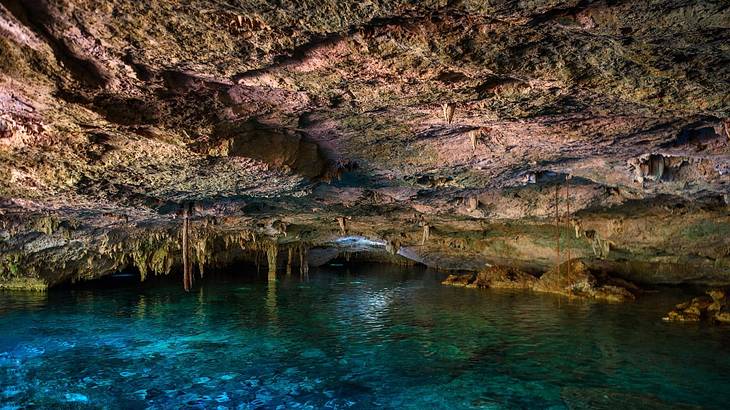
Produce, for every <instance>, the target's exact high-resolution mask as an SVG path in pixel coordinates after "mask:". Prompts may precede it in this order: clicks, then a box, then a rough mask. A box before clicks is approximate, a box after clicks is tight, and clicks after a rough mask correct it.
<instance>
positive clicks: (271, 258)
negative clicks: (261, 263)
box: [266, 242, 279, 280]
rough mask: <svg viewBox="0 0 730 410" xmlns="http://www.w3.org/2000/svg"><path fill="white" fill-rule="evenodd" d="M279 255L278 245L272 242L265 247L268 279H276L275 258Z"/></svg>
mask: <svg viewBox="0 0 730 410" xmlns="http://www.w3.org/2000/svg"><path fill="white" fill-rule="evenodd" d="M278 256H279V245H278V244H277V243H276V242H274V243H272V244H270V245H269V246H268V247H267V248H266V259H267V263H268V267H269V280H276V260H277V257H278Z"/></svg>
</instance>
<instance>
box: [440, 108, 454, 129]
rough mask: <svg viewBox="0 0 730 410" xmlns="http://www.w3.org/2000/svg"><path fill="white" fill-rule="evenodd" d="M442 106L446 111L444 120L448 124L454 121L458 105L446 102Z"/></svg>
mask: <svg viewBox="0 0 730 410" xmlns="http://www.w3.org/2000/svg"><path fill="white" fill-rule="evenodd" d="M441 108H442V109H443V111H444V121H446V123H447V124H451V123H452V122H453V121H454V110H455V109H456V105H454V104H453V103H444V104H442V105H441Z"/></svg>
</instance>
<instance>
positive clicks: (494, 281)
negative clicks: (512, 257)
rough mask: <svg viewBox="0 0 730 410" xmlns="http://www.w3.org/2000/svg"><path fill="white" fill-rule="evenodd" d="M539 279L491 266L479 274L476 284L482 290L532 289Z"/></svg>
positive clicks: (516, 270) (514, 270)
mask: <svg viewBox="0 0 730 410" xmlns="http://www.w3.org/2000/svg"><path fill="white" fill-rule="evenodd" d="M536 282H537V278H536V277H534V276H533V275H530V274H529V273H526V272H523V271H521V270H519V269H516V268H508V267H503V266H491V267H489V268H487V269H485V270H483V271H481V272H479V273H478V274H477V277H476V280H475V281H474V283H475V284H476V286H477V287H480V288H494V289H532V287H533V286H534V285H535V283H536Z"/></svg>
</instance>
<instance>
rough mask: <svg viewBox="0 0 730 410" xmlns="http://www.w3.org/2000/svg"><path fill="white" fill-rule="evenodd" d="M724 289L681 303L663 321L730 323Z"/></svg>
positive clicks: (708, 292)
mask: <svg viewBox="0 0 730 410" xmlns="http://www.w3.org/2000/svg"><path fill="white" fill-rule="evenodd" d="M725 294H726V293H725V290H723V289H711V290H708V291H707V295H709V296H704V295H703V296H698V297H695V298H692V299H691V300H690V301H688V302H684V303H680V304H678V305H676V306H675V307H674V309H672V310H671V311H669V313H667V315H666V316H665V317H663V318H662V319H663V320H664V321H667V322H699V321H700V320H709V321H711V322H716V323H730V312H729V311H728V300H727V298H726V296H725Z"/></svg>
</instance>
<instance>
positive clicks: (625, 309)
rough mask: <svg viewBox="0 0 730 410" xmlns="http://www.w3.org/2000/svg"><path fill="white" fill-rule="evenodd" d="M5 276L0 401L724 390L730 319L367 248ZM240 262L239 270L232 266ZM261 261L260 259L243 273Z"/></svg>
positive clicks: (562, 395)
mask: <svg viewBox="0 0 730 410" xmlns="http://www.w3.org/2000/svg"><path fill="white" fill-rule="evenodd" d="M238 273H240V275H239V277H238V279H236V278H233V277H218V278H209V279H207V280H206V281H204V282H202V283H200V282H199V283H196V287H197V288H196V289H195V290H194V291H193V292H191V293H190V294H185V293H184V292H183V291H182V289H181V284H180V283H178V282H181V281H180V280H177V278H175V279H176V280H175V281H174V282H172V281H166V282H165V281H159V282H157V283H145V284H143V285H130V284H127V285H117V286H116V287H115V288H108V287H105V288H91V289H89V288H85V289H57V290H53V291H50V292H48V293H46V294H44V295H42V294H25V293H0V403H2V405H0V408H14V407H21V408H24V407H36V408H99V407H104V408H181V407H184V408H231V409H235V408H287V409H288V408H333V409H334V408H338V409H341V408H353V409H362V408H399V409H400V408H413V409H427V408H510V409H512V408H555V409H563V408H611V409H618V408H672V406H675V407H680V406H684V405H687V406H689V405H695V406H697V405H699V406H703V407H706V408H727V405H728V402H729V399H730V355H729V354H728V351H729V348H730V329H729V328H722V327H712V326H707V325H678V324H665V323H662V322H661V321H660V317H661V316H662V314H664V313H665V312H666V311H667V310H668V308H669V307H671V306H672V304H674V303H676V302H678V301H680V300H682V299H683V298H686V297H687V295H685V294H681V293H678V292H677V291H666V292H662V293H657V294H648V295H646V296H645V297H643V298H642V299H641V300H640V301H639V302H637V303H630V304H625V305H604V304H594V303H585V302H569V301H567V300H565V299H560V298H558V297H553V296H548V295H536V294H530V293H510V292H498V291H481V290H470V289H459V288H451V287H445V286H441V285H439V280H441V279H442V277H443V274H438V273H434V272H430V271H424V270H417V269H403V268H393V267H378V266H365V267H361V268H359V269H357V270H354V269H351V270H349V271H346V270H344V269H342V270H332V271H321V270H320V271H314V272H312V273H311V274H310V277H309V280H307V281H303V280H300V279H299V277H298V276H297V277H294V278H285V277H281V278H280V280H279V281H277V282H276V283H275V284H269V283H268V282H267V281H266V279H265V278H264V277H263V276H262V277H261V278H260V279H256V278H255V274H253V275H251V274H250V272H247V269H244V268H241V272H238ZM244 275H245V276H248V277H249V278H248V279H244V278H241V276H244ZM251 276H253V277H251Z"/></svg>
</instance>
